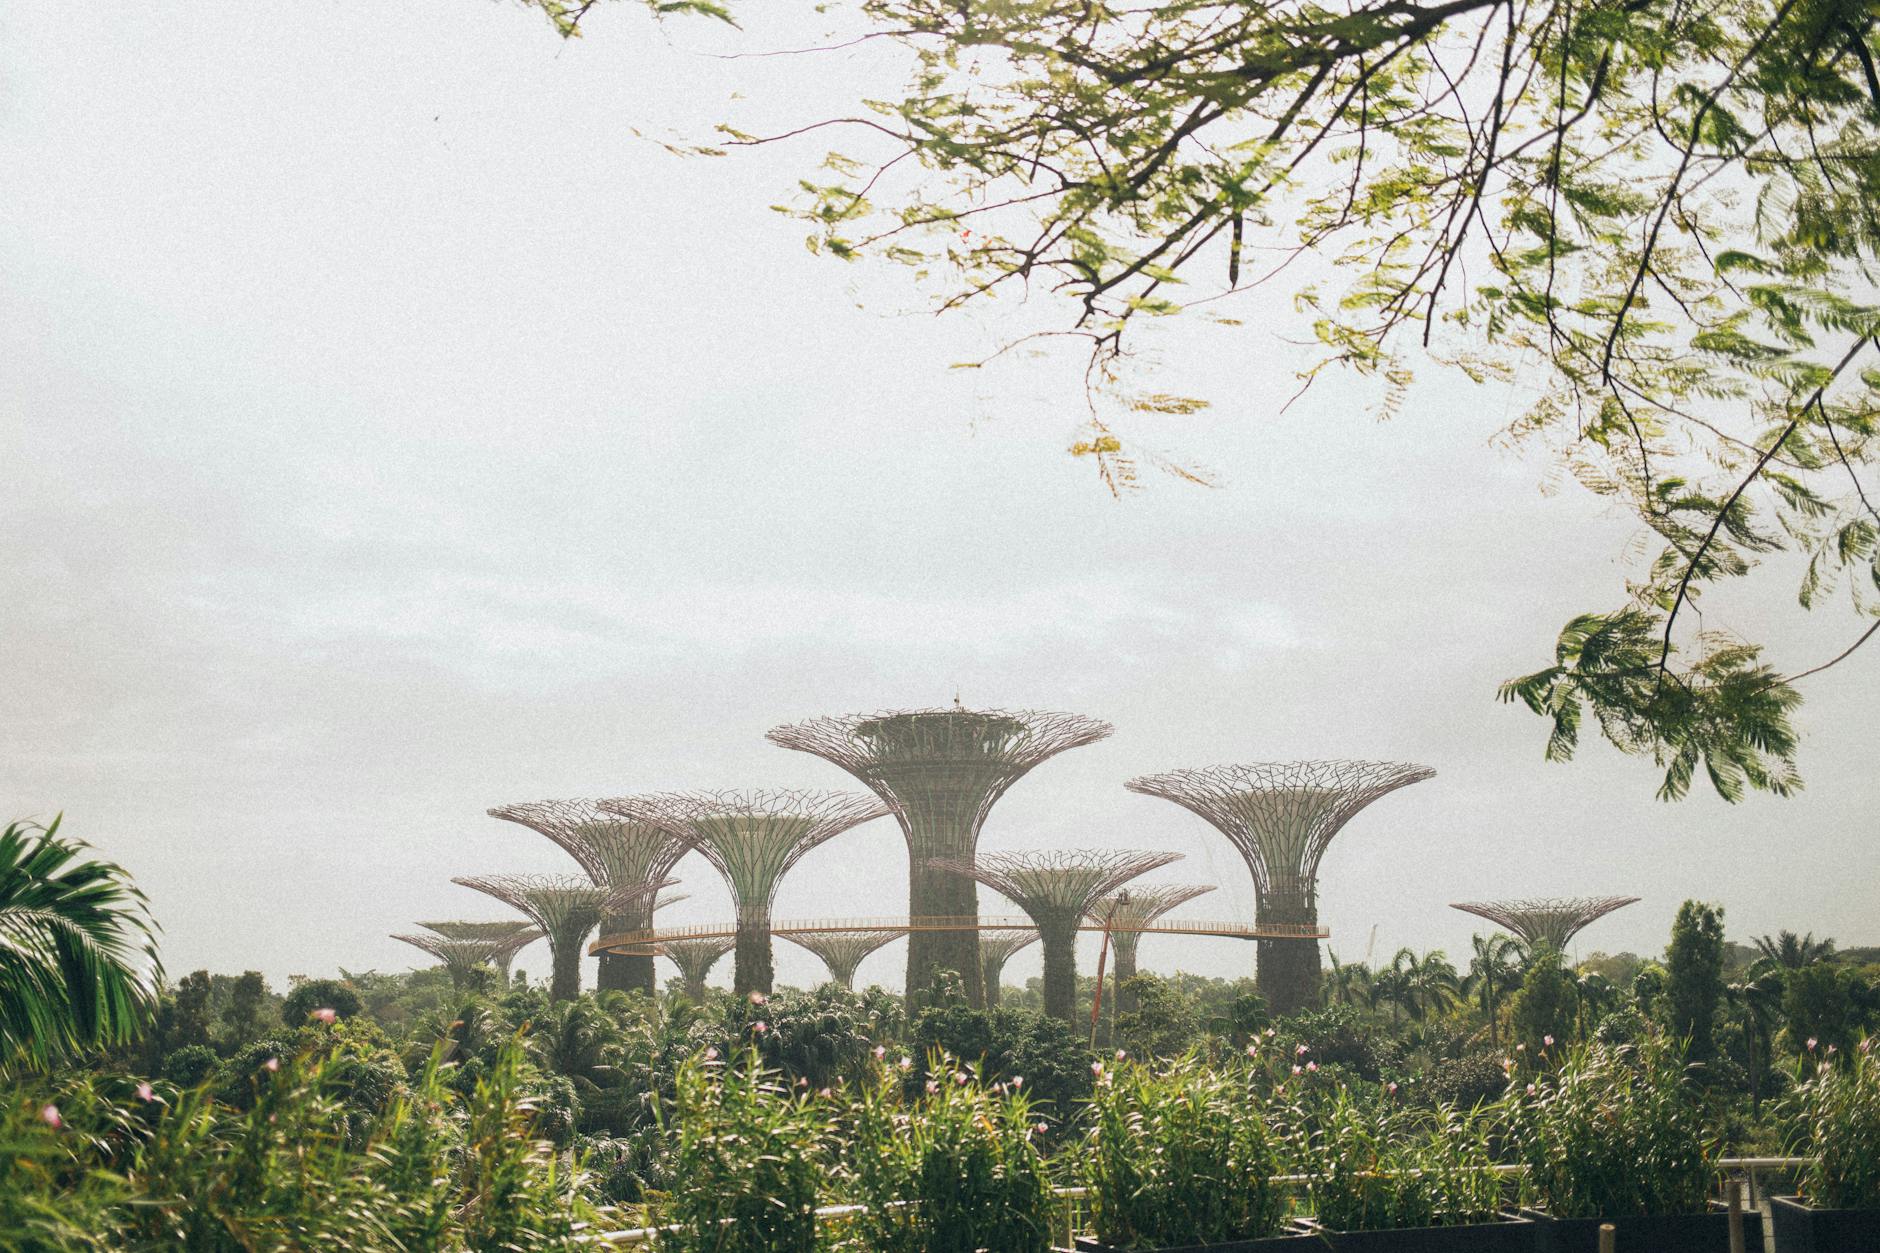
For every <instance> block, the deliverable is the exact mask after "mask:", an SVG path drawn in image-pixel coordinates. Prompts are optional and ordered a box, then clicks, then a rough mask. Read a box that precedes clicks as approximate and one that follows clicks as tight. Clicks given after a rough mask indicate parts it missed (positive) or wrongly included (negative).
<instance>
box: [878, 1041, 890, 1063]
mask: <svg viewBox="0 0 1880 1253" xmlns="http://www.w3.org/2000/svg"><path fill="white" fill-rule="evenodd" d="M887 1055H888V1046H887V1045H885V1044H877V1045H876V1046H875V1060H876V1061H880V1060H881V1059H882V1058H884V1057H886V1056H887Z"/></svg>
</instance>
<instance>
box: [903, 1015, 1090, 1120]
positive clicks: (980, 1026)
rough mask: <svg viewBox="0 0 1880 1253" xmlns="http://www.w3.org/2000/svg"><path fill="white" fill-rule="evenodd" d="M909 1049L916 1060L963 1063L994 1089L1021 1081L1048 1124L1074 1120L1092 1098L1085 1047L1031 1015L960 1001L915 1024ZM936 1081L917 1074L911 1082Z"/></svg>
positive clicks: (1065, 1030) (1060, 1027)
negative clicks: (994, 1085)
mask: <svg viewBox="0 0 1880 1253" xmlns="http://www.w3.org/2000/svg"><path fill="white" fill-rule="evenodd" d="M909 1047H910V1055H911V1056H914V1057H917V1058H918V1057H929V1056H933V1055H936V1054H937V1055H941V1056H946V1057H957V1058H961V1059H963V1060H965V1061H966V1062H968V1063H970V1064H972V1065H974V1066H976V1067H977V1068H978V1069H979V1072H980V1073H981V1074H983V1075H984V1076H985V1079H986V1081H987V1082H989V1083H992V1082H998V1081H1001V1080H1006V1079H1011V1078H1014V1077H1015V1076H1021V1075H1022V1076H1023V1077H1024V1080H1025V1093H1026V1095H1027V1096H1028V1097H1029V1098H1030V1100H1031V1102H1032V1106H1033V1108H1034V1109H1036V1110H1037V1111H1038V1112H1039V1113H1040V1114H1042V1115H1044V1116H1046V1117H1047V1118H1051V1119H1056V1120H1060V1121H1064V1120H1069V1119H1070V1118H1072V1117H1074V1116H1075V1115H1076V1113H1077V1111H1078V1108H1079V1106H1080V1105H1081V1104H1082V1102H1083V1101H1084V1099H1085V1098H1086V1097H1088V1096H1089V1095H1090V1086H1091V1072H1090V1060H1091V1055H1090V1052H1089V1049H1088V1048H1087V1047H1086V1045H1085V1042H1084V1041H1082V1040H1079V1039H1078V1038H1077V1036H1076V1035H1075V1034H1074V1033H1073V1032H1072V1031H1071V1029H1070V1028H1069V1027H1068V1026H1066V1025H1065V1024H1064V1023H1062V1022H1059V1021H1058V1020H1057V1019H1055V1018H1052V1017H1049V1016H1047V1015H1045V1014H1041V1013H1037V1012H1034V1011H1032V1010H1024V1009H996V1010H991V1011H986V1010H977V1009H971V1008H968V1007H967V1006H966V1005H964V1004H963V1003H960V1002H957V1001H948V1002H946V1003H944V1004H940V1005H933V1006H930V1007H929V1008H927V1009H926V1010H924V1011H922V1013H921V1015H920V1017H919V1018H918V1019H917V1020H916V1021H915V1023H914V1027H913V1031H912V1037H911V1039H910V1041H909ZM934 1077H935V1076H933V1075H931V1074H927V1073H924V1072H921V1071H919V1070H918V1069H917V1071H916V1073H915V1075H913V1076H912V1077H911V1079H910V1081H911V1082H924V1081H925V1080H926V1079H929V1078H934Z"/></svg>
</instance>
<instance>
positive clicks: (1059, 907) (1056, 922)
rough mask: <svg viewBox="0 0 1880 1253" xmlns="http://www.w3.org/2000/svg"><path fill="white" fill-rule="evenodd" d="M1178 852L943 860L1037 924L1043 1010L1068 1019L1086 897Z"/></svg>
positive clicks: (1087, 851) (1070, 852) (1100, 851)
mask: <svg viewBox="0 0 1880 1253" xmlns="http://www.w3.org/2000/svg"><path fill="white" fill-rule="evenodd" d="M1181 857H1182V855H1181V854H1180V853H1166V852H1164V853H1152V852H1137V851H1134V850H1130V849H1121V848H1072V849H1042V850H1038V851H1035V852H1022V853H986V854H983V855H981V856H980V857H979V859H978V860H977V861H976V862H965V861H953V862H947V863H945V865H946V866H947V868H949V869H951V870H953V871H954V873H956V874H963V875H970V876H971V877H972V878H974V879H976V880H978V881H979V882H980V883H983V884H985V885H986V886H987V887H989V888H991V889H993V890H994V891H995V892H999V893H1000V894H1002V895H1004V896H1006V897H1008V898H1010V899H1011V901H1012V903H1013V904H1015V905H1017V906H1018V907H1019V908H1020V909H1022V910H1024V911H1025V913H1026V914H1028V915H1030V917H1031V920H1032V921H1033V922H1035V923H1037V924H1038V938H1039V941H1040V943H1041V944H1042V945H1043V947H1044V1012H1045V1013H1047V1014H1050V1015H1052V1016H1053V1017H1056V1018H1061V1019H1063V1020H1064V1021H1065V1022H1070V1021H1071V1020H1072V1019H1073V1017H1074V1016H1075V1014H1076V1005H1077V928H1078V926H1079V924H1081V923H1082V922H1083V920H1084V915H1086V914H1088V913H1089V912H1090V905H1091V902H1093V901H1095V900H1096V899H1097V898H1098V897H1101V896H1104V895H1107V894H1108V893H1111V892H1114V891H1116V890H1117V889H1118V888H1120V887H1122V886H1123V885H1124V884H1125V883H1128V882H1129V881H1130V880H1131V879H1134V878H1135V877H1136V876H1137V875H1141V874H1147V873H1148V872H1149V871H1151V870H1154V869H1156V868H1158V867H1161V866H1166V865H1168V864H1169V863H1170V862H1172V861H1180V860H1181Z"/></svg>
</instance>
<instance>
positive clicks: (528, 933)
mask: <svg viewBox="0 0 1880 1253" xmlns="http://www.w3.org/2000/svg"><path fill="white" fill-rule="evenodd" d="M420 925H423V926H429V925H430V924H428V923H424V924H420ZM445 925H449V924H445ZM392 938H393V939H394V940H403V941H404V942H405V943H407V944H409V945H411V946H412V947H413V948H419V949H423V950H424V951H425V952H427V953H429V954H430V955H431V956H433V957H435V958H437V959H438V960H439V961H441V962H443V963H444V969H445V970H446V971H447V972H448V973H449V975H450V982H451V986H452V987H455V988H458V989H463V988H467V987H469V986H470V984H471V983H472V982H473V979H474V972H475V971H476V968H477V967H478V966H490V967H492V968H494V969H495V970H496V971H497V973H498V977H499V978H501V979H503V980H505V981H507V979H508V978H509V962H510V959H511V958H513V957H514V956H515V955H516V953H517V952H518V951H519V950H520V949H521V948H523V947H524V946H525V945H528V944H533V943H534V942H535V941H536V940H539V939H541V938H542V933H541V932H540V931H538V930H537V929H536V928H534V927H532V926H529V925H528V924H526V923H525V924H523V926H522V929H521V930H519V931H515V932H512V933H511V934H510V935H508V936H506V937H485V938H483V939H455V940H453V939H451V938H449V937H448V936H444V935H394V936H393V937H392Z"/></svg>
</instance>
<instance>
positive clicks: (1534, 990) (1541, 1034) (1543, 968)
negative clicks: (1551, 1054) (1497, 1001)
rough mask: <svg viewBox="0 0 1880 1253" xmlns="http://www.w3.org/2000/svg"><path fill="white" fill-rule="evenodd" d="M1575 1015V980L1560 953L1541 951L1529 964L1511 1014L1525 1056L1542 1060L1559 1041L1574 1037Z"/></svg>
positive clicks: (1515, 1032) (1516, 994) (1550, 950)
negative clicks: (1565, 966)
mask: <svg viewBox="0 0 1880 1253" xmlns="http://www.w3.org/2000/svg"><path fill="white" fill-rule="evenodd" d="M1573 1011H1574V989H1573V976H1572V975H1570V974H1568V973H1567V972H1566V970H1565V968H1564V967H1562V966H1561V964H1560V953H1559V952H1558V950H1555V949H1547V948H1544V949H1541V950H1540V951H1539V952H1536V953H1535V954H1534V955H1533V957H1532V958H1531V959H1530V960H1529V962H1528V968H1527V973H1526V974H1524V975H1523V976H1522V978H1521V990H1520V991H1518V992H1516V993H1515V997H1514V1002H1513V1008H1512V1010H1511V1011H1510V1016H1511V1018H1512V1020H1513V1024H1514V1036H1515V1039H1516V1041H1518V1042H1519V1044H1520V1046H1521V1048H1522V1049H1523V1050H1524V1051H1525V1052H1528V1053H1531V1054H1533V1055H1534V1056H1536V1057H1538V1056H1540V1054H1541V1052H1542V1051H1543V1050H1544V1049H1547V1048H1549V1047H1550V1045H1552V1044H1553V1043H1554V1042H1555V1041H1564V1040H1566V1039H1568V1038H1569V1037H1570V1036H1571V1034H1572V1027H1573V1016H1574V1015H1573Z"/></svg>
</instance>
